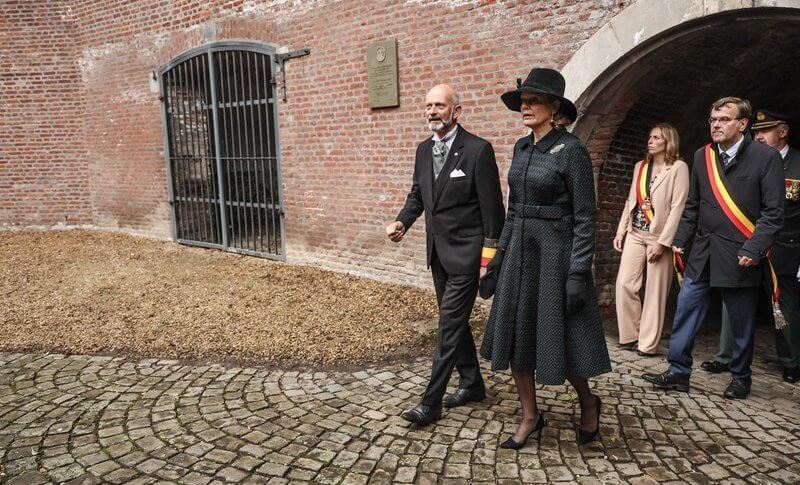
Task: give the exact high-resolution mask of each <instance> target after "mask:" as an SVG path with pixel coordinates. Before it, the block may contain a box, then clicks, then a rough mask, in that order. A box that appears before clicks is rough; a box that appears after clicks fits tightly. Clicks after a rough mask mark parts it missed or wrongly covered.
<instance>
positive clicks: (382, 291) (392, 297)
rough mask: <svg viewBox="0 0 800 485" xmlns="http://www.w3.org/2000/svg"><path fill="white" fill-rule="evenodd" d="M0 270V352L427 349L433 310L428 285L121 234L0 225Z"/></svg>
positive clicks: (357, 355)
mask: <svg viewBox="0 0 800 485" xmlns="http://www.w3.org/2000/svg"><path fill="white" fill-rule="evenodd" d="M0 271H2V275H3V277H2V279H0V301H2V305H0V350H3V351H57V352H66V353H81V354H109V353H112V354H122V355H129V356H137V357H160V358H177V359H197V358H201V359H209V358H210V359H223V360H229V359H233V360H238V359H241V360H243V361H247V362H261V363H270V364H274V363H282V364H334V365H338V364H355V363H365V362H379V361H384V360H387V359H390V360H391V359H396V358H398V357H405V356H413V355H419V354H424V353H429V352H430V348H431V345H432V329H433V328H435V319H436V317H437V310H436V298H435V296H434V294H433V292H432V291H426V290H422V289H418V288H412V287H407V286H401V285H394V284H387V283H380V282H376V281H373V280H368V279H365V278H359V277H355V276H350V275H345V274H340V273H334V272H330V271H325V270H321V269H318V268H313V267H307V266H297V265H290V264H286V263H280V262H275V261H269V260H265V259H260V258H254V257H247V256H240V255H237V254H232V253H225V252H222V251H214V250H206V249H199V248H191V247H186V246H181V245H178V244H174V243H171V242H165V241H156V240H151V239H146V238H138V237H132V236H128V235H123V234H111V233H102V232H89V231H81V230H70V231H3V232H0ZM474 313H475V315H474V317H473V321H474V322H473V323H474V325H473V327H474V328H475V331H476V333H477V332H480V331H482V329H483V326H484V324H485V320H486V313H487V311H486V308H485V307H476V312H474Z"/></svg>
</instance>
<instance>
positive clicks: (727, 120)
mask: <svg viewBox="0 0 800 485" xmlns="http://www.w3.org/2000/svg"><path fill="white" fill-rule="evenodd" d="M741 119H742V118H728V117H727V116H720V117H719V118H714V117H713V116H712V117H711V118H709V119H708V124H709V125H713V124H714V123H716V122H719V124H720V125H722V126H725V125H727V124H728V123H730V122H731V121H733V120H741Z"/></svg>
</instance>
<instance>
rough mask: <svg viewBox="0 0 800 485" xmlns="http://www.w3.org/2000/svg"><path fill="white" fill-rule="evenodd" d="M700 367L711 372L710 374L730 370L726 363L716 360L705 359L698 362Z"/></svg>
mask: <svg viewBox="0 0 800 485" xmlns="http://www.w3.org/2000/svg"><path fill="white" fill-rule="evenodd" d="M700 368H701V369H703V370H704V371H706V372H711V373H712V374H719V373H722V372H728V371H729V370H730V366H729V365H728V364H723V363H722V362H720V361H718V360H707V361H705V362H703V363H702V364H700Z"/></svg>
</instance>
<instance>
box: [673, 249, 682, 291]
mask: <svg viewBox="0 0 800 485" xmlns="http://www.w3.org/2000/svg"><path fill="white" fill-rule="evenodd" d="M672 267H673V268H675V276H676V277H677V278H678V286H679V287H680V286H683V256H682V255H681V253H676V252H675V251H672Z"/></svg>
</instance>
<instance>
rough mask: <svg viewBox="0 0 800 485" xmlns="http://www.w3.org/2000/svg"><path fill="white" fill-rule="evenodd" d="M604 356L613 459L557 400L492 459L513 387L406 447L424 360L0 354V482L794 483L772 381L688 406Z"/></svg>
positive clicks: (504, 383) (799, 426)
mask: <svg viewBox="0 0 800 485" xmlns="http://www.w3.org/2000/svg"><path fill="white" fill-rule="evenodd" d="M759 340H760V341H761V342H767V341H769V340H771V339H770V335H768V334H767V333H765V332H764V331H762V332H761V334H760V335H759ZM770 344H771V342H770ZM609 345H610V348H611V349H612V358H613V360H614V363H615V365H614V372H613V373H610V374H607V375H606V376H603V377H602V378H598V379H596V380H595V381H594V386H595V389H596V392H597V393H598V394H599V395H600V396H601V397H602V399H603V403H604V406H605V407H604V414H603V418H602V428H601V432H602V441H600V442H595V443H593V444H590V445H587V446H584V447H581V448H579V447H578V446H576V444H575V431H574V427H575V425H576V423H577V410H576V406H577V403H576V402H575V397H574V394H573V393H571V392H570V389H568V388H567V387H566V386H563V387H547V388H544V389H541V390H540V391H539V401H540V402H541V403H543V406H542V409H543V410H544V412H545V414H546V417H547V418H548V423H547V427H546V428H545V430H544V435H543V438H542V441H541V444H539V445H537V444H536V443H533V444H530V445H529V446H527V447H526V448H524V449H523V450H521V451H520V452H514V451H511V450H498V449H497V445H498V443H499V442H501V441H503V440H505V439H506V438H507V437H508V435H509V433H511V432H512V431H513V430H514V429H515V426H516V423H517V421H518V419H519V415H518V414H517V402H516V395H515V393H514V389H513V386H512V383H511V381H510V377H509V375H508V373H505V372H503V373H497V374H494V375H490V377H489V379H488V381H487V383H488V385H489V397H488V398H487V399H486V400H485V401H484V402H482V403H480V404H473V405H469V406H466V407H462V408H457V409H454V410H449V411H446V414H445V416H444V419H442V420H441V421H439V422H438V423H436V425H434V426H429V427H426V428H422V429H410V428H408V427H406V425H405V422H404V421H402V420H401V419H400V418H399V417H398V414H399V413H400V412H401V411H402V410H404V409H406V408H408V407H409V406H411V405H413V404H415V403H416V402H417V400H418V396H419V394H420V392H421V389H422V386H423V385H424V383H425V381H426V376H427V375H428V372H429V361H428V359H424V358H421V359H418V360H415V361H413V362H409V363H407V364H398V365H391V366H386V367H384V368H374V369H366V370H361V371H354V372H298V371H280V370H269V369H259V368H232V367H225V366H222V365H185V364H183V363H181V362H176V361H163V360H139V361H131V360H125V359H118V358H104V357H86V356H63V355H53V354H50V355H31V354H0V449H1V450H2V451H0V462H2V465H3V476H2V477H0V482H2V481H4V480H7V482H8V483H9V484H20V483H26V484H34V483H46V482H69V483H155V482H164V483H176V482H177V483H188V484H205V483H209V482H214V483H221V482H245V483H287V482H308V481H313V482H317V483H367V482H369V483H386V482H418V483H435V482H441V483H479V482H487V483H489V482H492V483H520V482H531V483H544V482H556V481H564V482H578V483H601V482H602V483H636V484H645V483H655V482H673V483H686V482H689V483H715V482H728V483H743V482H751V483H798V482H800V448H798V446H800V440H798V438H800V404H798V403H800V392H799V391H798V387H796V386H791V385H788V384H785V383H783V382H782V381H781V380H780V377H779V376H776V375H775V367H774V365H775V364H774V363H771V362H769V361H765V360H764V359H761V358H759V359H757V362H756V368H755V372H756V376H757V378H756V380H755V382H754V387H753V394H752V396H753V397H752V398H750V399H748V400H745V401H728V400H725V399H724V398H722V397H721V395H720V394H721V391H722V390H723V389H724V387H725V385H726V384H727V381H728V378H727V376H724V375H720V376H711V375H708V374H705V373H704V372H702V371H698V372H697V373H696V374H695V377H694V378H693V381H692V390H691V392H690V393H689V394H682V393H669V394H666V393H664V392H661V391H656V390H654V389H653V388H652V387H651V386H650V385H647V384H645V383H644V382H643V381H641V379H639V377H638V376H639V375H640V374H641V372H642V371H643V370H646V369H651V368H656V369H659V370H660V369H663V368H664V364H663V358H642V357H638V356H637V355H636V354H634V353H631V352H627V351H622V350H616V348H615V345H614V344H613V343H611V342H609ZM662 346H663V344H662ZM712 346H713V342H712V341H711V339H710V338H709V337H706V338H705V339H704V340H703V342H701V343H700V344H699V345H698V349H697V351H696V355H698V356H699V357H704V358H705V357H708V356H709V355H710V354H711V353H712V350H713V349H712ZM759 354H761V355H764V356H768V355H772V350H771V345H770V346H769V347H764V348H759ZM699 360H700V359H698V361H699ZM486 374H488V371H487V372H486Z"/></svg>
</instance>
